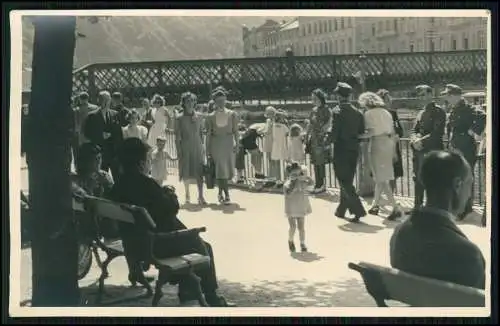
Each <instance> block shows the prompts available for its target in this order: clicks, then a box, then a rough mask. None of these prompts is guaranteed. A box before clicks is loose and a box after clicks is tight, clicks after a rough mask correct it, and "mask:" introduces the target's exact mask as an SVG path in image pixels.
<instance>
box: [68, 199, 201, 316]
mask: <svg viewBox="0 0 500 326" xmlns="http://www.w3.org/2000/svg"><path fill="white" fill-rule="evenodd" d="M73 209H74V210H82V209H83V210H84V211H85V212H86V213H88V215H87V216H88V217H92V218H91V219H92V221H93V222H94V225H95V233H94V235H93V240H92V245H93V247H94V248H99V249H101V250H102V251H103V252H105V253H106V259H105V260H104V261H103V262H100V259H99V258H98V257H96V258H97V259H98V265H99V267H100V268H101V275H100V277H99V291H98V294H97V300H96V301H97V303H101V302H102V297H103V295H104V294H105V293H104V292H105V291H104V281H105V279H106V278H108V277H109V272H108V266H109V264H110V263H111V262H112V261H113V260H114V259H115V258H117V257H121V256H124V255H125V251H126V250H134V251H140V252H141V258H140V260H137V261H136V262H135V263H134V266H135V267H136V268H135V270H134V271H129V272H132V273H134V275H135V276H136V277H137V280H136V281H137V282H138V283H140V284H141V285H142V286H143V287H144V288H145V289H146V290H147V293H146V295H147V296H148V297H149V296H152V295H153V294H154V295H153V300H152V306H157V305H158V303H159V301H160V299H161V297H162V296H163V292H162V287H163V286H164V285H165V284H167V283H171V284H177V283H178V282H179V281H181V280H182V281H185V282H194V283H195V285H196V286H197V288H198V301H199V303H200V305H202V306H207V303H206V302H205V299H204V297H203V294H202V291H201V286H200V279H199V277H198V276H196V274H195V272H196V271H198V270H199V269H204V268H208V267H209V264H210V257H208V256H203V255H200V254H197V253H191V254H187V255H182V256H178V257H169V258H158V257H156V256H155V254H154V252H155V245H156V243H157V242H158V241H159V240H163V241H165V240H167V241H169V242H171V243H172V245H175V243H176V241H178V240H180V239H181V238H184V237H187V238H193V237H197V236H198V235H199V233H201V232H205V231H206V228H204V227H203V228H193V229H186V230H180V231H175V232H169V233H162V232H157V231H156V224H155V223H154V221H153V220H152V218H151V216H150V215H149V213H148V212H147V211H146V209H144V208H142V207H138V206H133V205H126V204H121V203H116V202H113V201H109V200H106V199H103V198H97V197H91V196H87V197H85V198H83V199H81V200H75V201H74V205H73ZM103 218H105V219H111V220H113V221H118V222H121V223H125V224H126V225H129V226H132V227H133V228H134V232H137V233H138V234H141V235H143V236H144V239H145V240H146V243H142V242H141V244H143V245H144V246H141V247H140V248H137V245H138V244H137V243H134V241H130V239H123V238H122V239H121V241H116V242H114V243H112V244H106V243H104V242H103V241H102V240H101V235H100V233H99V232H98V221H99V219H103ZM96 251H97V250H96ZM96 251H95V252H94V254H96V256H98V255H97V253H96ZM150 264H151V265H154V266H155V267H156V268H157V269H158V271H159V275H158V279H157V281H156V287H155V291H154V293H153V290H152V288H151V286H150V285H149V282H148V281H147V280H146V278H145V277H144V274H143V272H142V266H143V265H148V266H149V265H150Z"/></svg>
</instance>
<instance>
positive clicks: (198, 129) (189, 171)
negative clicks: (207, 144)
mask: <svg viewBox="0 0 500 326" xmlns="http://www.w3.org/2000/svg"><path fill="white" fill-rule="evenodd" d="M180 106H181V107H182V113H180V114H179V115H178V116H177V118H176V122H175V124H174V126H175V127H174V128H175V144H176V148H177V157H178V159H179V178H180V180H181V181H182V182H183V183H184V188H185V194H186V203H189V202H190V198H191V197H190V191H189V185H190V184H191V183H193V182H194V183H196V184H197V185H198V204H199V205H206V204H207V202H206V201H205V198H204V196H203V165H204V163H205V149H204V146H203V122H204V118H203V116H202V114H201V113H198V112H196V111H195V106H196V95H194V94H193V93H190V92H187V93H184V94H182V96H181V103H180Z"/></svg>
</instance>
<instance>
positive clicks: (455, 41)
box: [451, 36, 457, 51]
mask: <svg viewBox="0 0 500 326" xmlns="http://www.w3.org/2000/svg"><path fill="white" fill-rule="evenodd" d="M451 50H452V51H456V50H457V40H456V39H455V38H454V37H453V36H452V37H451Z"/></svg>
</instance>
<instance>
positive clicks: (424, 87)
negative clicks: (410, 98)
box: [415, 84, 432, 95]
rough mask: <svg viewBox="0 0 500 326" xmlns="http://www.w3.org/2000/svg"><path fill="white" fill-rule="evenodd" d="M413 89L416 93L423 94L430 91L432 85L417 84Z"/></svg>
mask: <svg viewBox="0 0 500 326" xmlns="http://www.w3.org/2000/svg"><path fill="white" fill-rule="evenodd" d="M415 91H416V92H417V95H423V94H426V93H431V92H432V87H430V86H429V85H425V84H424V85H418V86H417V87H415Z"/></svg>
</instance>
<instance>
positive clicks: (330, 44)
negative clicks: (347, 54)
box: [328, 41, 333, 54]
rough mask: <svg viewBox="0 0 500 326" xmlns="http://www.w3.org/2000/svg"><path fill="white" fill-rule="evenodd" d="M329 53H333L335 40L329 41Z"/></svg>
mask: <svg viewBox="0 0 500 326" xmlns="http://www.w3.org/2000/svg"><path fill="white" fill-rule="evenodd" d="M328 53H330V54H333V41H330V43H328Z"/></svg>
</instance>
